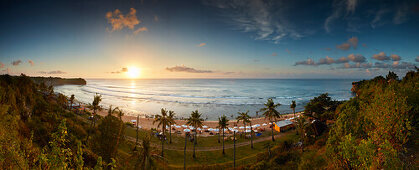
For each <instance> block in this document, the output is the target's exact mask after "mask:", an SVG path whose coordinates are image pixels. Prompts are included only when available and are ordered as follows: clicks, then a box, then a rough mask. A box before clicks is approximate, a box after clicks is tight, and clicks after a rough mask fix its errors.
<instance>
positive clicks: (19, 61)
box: [12, 60, 22, 66]
mask: <svg viewBox="0 0 419 170" xmlns="http://www.w3.org/2000/svg"><path fill="white" fill-rule="evenodd" d="M20 63H22V60H16V61H13V62H12V65H13V66H18V65H19V64H20Z"/></svg>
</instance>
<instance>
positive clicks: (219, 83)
mask: <svg viewBox="0 0 419 170" xmlns="http://www.w3.org/2000/svg"><path fill="white" fill-rule="evenodd" d="M353 81H357V80H341V79H315V80H308V79H148V80H114V79H88V80H87V85H85V86H78V85H64V86H57V87H55V91H56V92H60V93H63V94H65V95H67V96H69V95H71V94H74V95H75V97H76V99H77V100H79V101H81V102H84V103H90V102H91V101H92V100H93V96H94V94H95V93H99V94H101V95H102V98H103V100H102V103H101V104H102V106H103V107H105V108H107V107H109V105H113V106H118V107H120V108H122V109H123V110H124V111H125V112H127V113H128V114H130V115H136V114H141V115H143V114H148V115H152V114H156V113H159V111H160V108H167V109H170V110H174V111H175V112H176V113H177V115H178V117H179V118H181V117H187V116H188V115H189V114H190V112H191V111H192V110H196V109H198V110H199V111H200V112H201V113H203V115H204V116H203V117H204V118H208V119H209V120H215V119H217V117H218V116H220V115H223V114H225V115H228V116H231V115H233V116H234V117H235V115H237V114H236V113H237V112H239V111H246V110H249V113H250V115H252V116H254V115H256V111H257V110H259V109H260V108H261V107H262V106H263V103H264V102H266V100H267V99H268V98H273V99H274V101H275V102H279V103H281V104H282V105H281V106H280V107H279V111H280V112H281V113H289V112H291V109H289V104H290V103H291V101H292V100H295V101H296V102H297V109H296V110H297V111H300V110H303V107H304V105H305V104H306V103H307V102H308V101H309V100H310V99H312V98H313V97H315V96H318V95H320V94H322V93H326V92H327V93H329V95H330V96H331V97H332V98H333V99H335V100H347V99H349V98H350V97H352V94H351V91H350V89H351V87H352V84H351V83H352V82H353Z"/></svg>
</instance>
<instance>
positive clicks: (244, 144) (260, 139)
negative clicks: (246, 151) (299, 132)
mask: <svg viewBox="0 0 419 170" xmlns="http://www.w3.org/2000/svg"><path fill="white" fill-rule="evenodd" d="M284 135H285V134H283V133H281V134H278V135H275V139H276V138H278V137H281V136H284ZM125 138H126V139H128V140H130V141H132V142H135V140H136V139H135V138H133V137H130V136H125ZM201 139H202V138H201ZM268 140H272V136H266V137H263V138H257V139H255V140H253V144H255V143H259V142H264V141H268ZM152 145H153V146H154V147H161V143H158V144H157V143H153V144H152ZM246 145H250V140H248V141H246V142H240V143H236V148H237V147H241V146H246ZM233 147H234V144H229V145H224V149H231V148H233ZM164 149H165V150H173V151H183V149H184V148H183V147H175V146H171V145H167V144H166V145H165V146H164ZM222 149H223V146H222V145H221V144H220V146H211V147H199V146H198V147H196V149H195V151H196V152H205V151H218V150H222ZM186 151H193V148H190V147H189V148H188V147H187V148H186Z"/></svg>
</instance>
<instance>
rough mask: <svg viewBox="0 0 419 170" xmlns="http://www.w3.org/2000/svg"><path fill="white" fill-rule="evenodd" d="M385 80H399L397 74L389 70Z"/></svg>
mask: <svg viewBox="0 0 419 170" xmlns="http://www.w3.org/2000/svg"><path fill="white" fill-rule="evenodd" d="M386 80H387V81H390V80H399V76H397V74H396V73H394V72H392V71H389V72H388V74H387V76H386Z"/></svg>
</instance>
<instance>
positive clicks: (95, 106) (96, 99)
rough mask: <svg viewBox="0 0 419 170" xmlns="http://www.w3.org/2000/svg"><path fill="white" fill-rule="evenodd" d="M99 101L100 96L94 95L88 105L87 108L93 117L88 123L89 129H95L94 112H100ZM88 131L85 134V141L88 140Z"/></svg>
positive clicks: (100, 99)
mask: <svg viewBox="0 0 419 170" xmlns="http://www.w3.org/2000/svg"><path fill="white" fill-rule="evenodd" d="M101 101H102V95H100V94H97V93H96V94H95V96H94V97H93V102H92V104H89V106H88V107H89V108H90V109H91V110H93V116H92V121H91V123H90V129H92V128H93V127H95V123H96V121H95V118H96V112H97V111H98V110H102V107H100V105H99V103H100V102H101ZM90 129H89V131H88V133H87V140H89V137H90Z"/></svg>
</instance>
